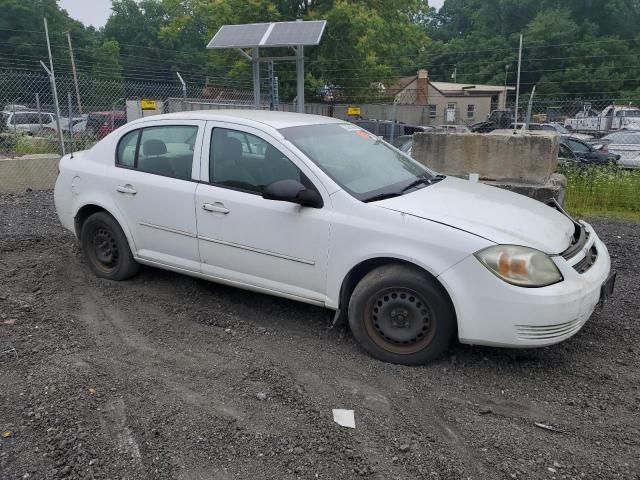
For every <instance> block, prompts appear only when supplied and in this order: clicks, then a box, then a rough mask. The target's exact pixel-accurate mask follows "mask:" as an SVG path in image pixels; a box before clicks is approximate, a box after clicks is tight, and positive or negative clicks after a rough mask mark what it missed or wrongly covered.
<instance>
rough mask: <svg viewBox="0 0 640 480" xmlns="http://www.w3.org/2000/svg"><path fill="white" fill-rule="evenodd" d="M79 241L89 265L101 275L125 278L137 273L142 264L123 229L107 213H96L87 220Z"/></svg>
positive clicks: (103, 276) (116, 278)
mask: <svg viewBox="0 0 640 480" xmlns="http://www.w3.org/2000/svg"><path fill="white" fill-rule="evenodd" d="M80 240H81V242H82V249H83V251H84V254H85V257H86V259H87V261H88V264H89V267H90V268H91V270H92V271H93V273H95V274H96V275H97V276H98V277H101V278H107V279H109V280H126V279H127V278H130V277H132V276H133V275H135V274H136V273H137V272H138V270H139V268H140V266H139V265H138V263H137V262H136V261H135V260H134V258H133V254H132V253H131V249H130V248H129V243H128V242H127V238H126V236H125V234H124V232H123V231H122V228H120V225H118V222H117V221H116V220H115V219H114V218H113V217H112V216H111V215H109V214H108V213H107V212H98V213H94V214H93V215H91V216H89V218H87V219H86V221H85V222H84V224H83V225H82V229H81V234H80Z"/></svg>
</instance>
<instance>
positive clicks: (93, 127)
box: [87, 111, 127, 138]
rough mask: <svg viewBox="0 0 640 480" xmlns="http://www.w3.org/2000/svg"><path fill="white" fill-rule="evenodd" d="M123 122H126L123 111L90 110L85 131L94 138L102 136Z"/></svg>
mask: <svg viewBox="0 0 640 480" xmlns="http://www.w3.org/2000/svg"><path fill="white" fill-rule="evenodd" d="M125 123H127V116H126V114H125V112H121V111H108V112H91V113H90V114H89V116H88V117H87V133H89V134H91V135H93V136H95V137H96V138H104V137H106V136H107V135H109V134H110V133H111V132H113V131H114V130H115V129H116V128H118V127H121V126H122V125H124V124H125Z"/></svg>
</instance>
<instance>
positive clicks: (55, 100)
mask: <svg viewBox="0 0 640 480" xmlns="http://www.w3.org/2000/svg"><path fill="white" fill-rule="evenodd" d="M43 20H44V33H45V35H46V37H47V50H48V51H49V70H47V67H46V66H45V64H44V63H43V62H42V60H40V65H42V66H43V67H44V69H45V70H46V71H47V73H48V74H49V80H50V81H51V91H52V93H53V103H54V105H55V107H56V126H57V127H58V141H59V142H60V153H62V155H63V156H64V154H65V152H64V138H63V137H62V128H61V127H60V104H59V103H58V89H57V88H56V74H55V72H54V71H53V56H52V55H51V41H50V40H49V25H47V17H45V18H43ZM69 120H71V119H69Z"/></svg>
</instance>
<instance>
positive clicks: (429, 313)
mask: <svg viewBox="0 0 640 480" xmlns="http://www.w3.org/2000/svg"><path fill="white" fill-rule="evenodd" d="M349 326H350V327H351V331H352V333H353V336H354V337H355V338H356V340H357V341H358V342H359V343H360V345H361V346H362V348H364V349H365V350H366V351H367V352H368V353H369V354H370V355H371V356H373V357H375V358H377V359H379V360H382V361H385V362H390V363H398V364H401V365H422V364H425V363H427V362H429V361H431V360H434V359H436V358H437V357H438V356H440V355H441V354H442V353H444V352H445V351H446V350H447V349H448V348H449V345H450V344H451V340H452V338H453V335H454V333H455V331H456V316H455V312H454V309H453V305H452V304H451V301H450V299H449V297H448V295H447V293H446V292H445V290H444V288H443V287H442V286H441V285H440V284H439V283H438V281H437V280H436V279H435V278H433V277H432V276H430V275H428V274H427V273H424V272H421V271H420V270H418V269H417V268H412V267H410V266H405V265H398V264H392V265H383V266H381V267H378V268H376V269H374V270H372V271H371V272H369V273H368V274H367V275H365V277H364V278H363V279H362V280H361V281H360V283H358V285H357V286H356V288H355V289H354V291H353V294H352V295H351V299H350V301H349Z"/></svg>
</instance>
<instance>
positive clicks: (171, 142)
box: [136, 126, 198, 180]
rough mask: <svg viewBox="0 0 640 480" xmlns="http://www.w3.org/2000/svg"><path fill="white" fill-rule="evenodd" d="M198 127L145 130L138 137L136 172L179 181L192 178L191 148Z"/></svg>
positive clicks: (149, 128) (150, 128)
mask: <svg viewBox="0 0 640 480" xmlns="http://www.w3.org/2000/svg"><path fill="white" fill-rule="evenodd" d="M197 135H198V127H189V126H167V127H148V128H144V129H143V130H142V133H141V134H140V147H139V148H138V158H137V163H136V167H137V169H138V170H140V171H143V172H147V173H155V174H156V175H163V176H165V177H172V178H178V179H180V180H190V179H191V169H192V166H193V147H194V145H195V141H196V136H197Z"/></svg>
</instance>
